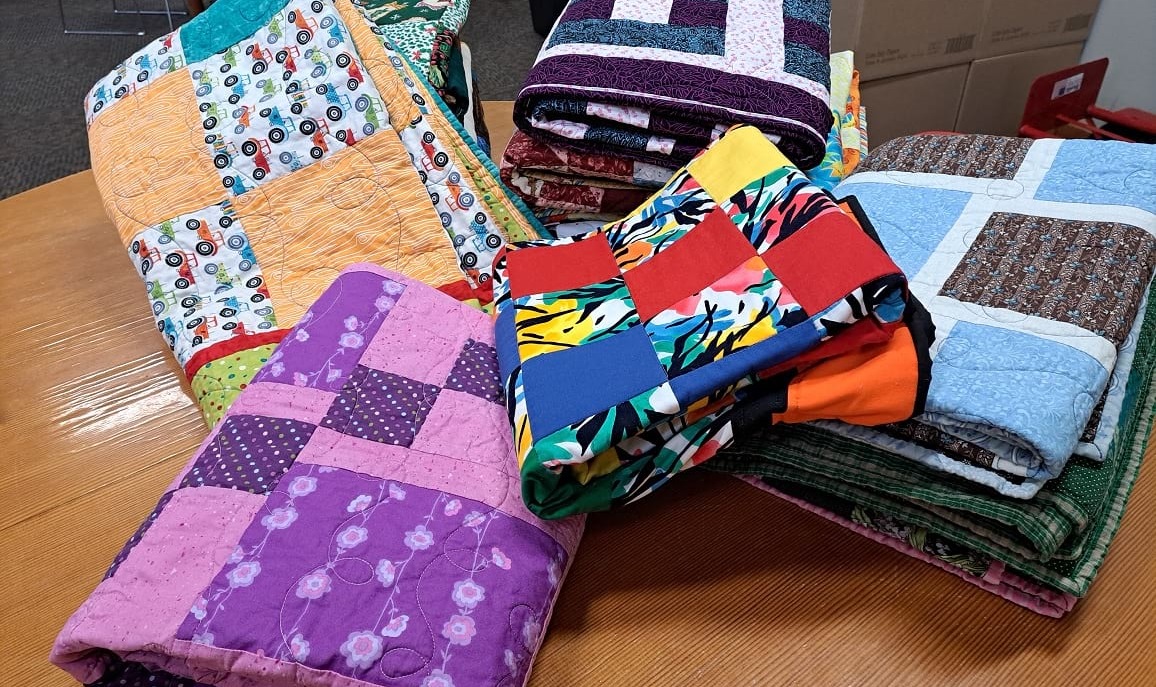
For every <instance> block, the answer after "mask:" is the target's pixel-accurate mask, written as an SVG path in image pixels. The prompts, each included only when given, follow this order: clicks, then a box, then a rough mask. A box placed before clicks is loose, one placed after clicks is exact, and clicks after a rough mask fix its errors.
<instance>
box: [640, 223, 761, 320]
mask: <svg viewBox="0 0 1156 687" xmlns="http://www.w3.org/2000/svg"><path fill="white" fill-rule="evenodd" d="M754 256H755V249H754V247H753V246H751V244H750V242H749V241H747V238H746V237H745V236H743V235H742V232H740V231H739V230H738V227H736V226H735V224H734V222H732V221H731V219H730V217H728V216H727V214H726V212H725V211H723V210H722V209H721V208H715V209H714V210H712V211H711V213H710V214H709V215H707V216H706V218H705V219H703V221H702V222H701V223H699V225H698V226H697V227H695V228H694V229H691V230H690V231H689V232H687V233H686V235H685V236H683V237H682V238H680V239H678V240H677V241H675V242H674V243H672V244H670V245H669V246H667V247H666V248H664V249H663V250H662V252H660V253H658V254H657V255H655V256H654V257H653V258H651V259H650V260H647V261H646V262H644V263H642V264H641V265H639V266H638V267H635V268H632V269H629V270H626V271H625V272H623V276H625V277H626V285H627V287H629V288H630V295H631V296H632V297H633V298H634V305H635V307H636V308H637V309H638V316H639V317H640V318H642V321H643V322H646V321H647V320H649V319H650V318H652V317H654V316H655V315H657V314H658V313H660V312H662V311H663V310H666V309H667V308H669V307H670V306H672V305H674V304H675V303H677V302H679V301H681V300H682V299H684V298H686V297H687V296H691V295H694V294H696V293H698V292H699V291H702V290H703V289H705V288H706V287H708V286H710V285H711V284H713V283H715V282H716V281H718V279H719V278H720V277H723V276H726V275H727V274H729V273H730V272H731V271H732V270H734V269H735V268H736V267H738V266H739V265H741V264H742V263H744V262H746V261H747V260H750V259H751V258H753V257H754Z"/></svg>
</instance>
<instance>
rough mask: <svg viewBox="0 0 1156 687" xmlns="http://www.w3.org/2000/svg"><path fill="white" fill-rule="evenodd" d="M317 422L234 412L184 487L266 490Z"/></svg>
mask: <svg viewBox="0 0 1156 687" xmlns="http://www.w3.org/2000/svg"><path fill="white" fill-rule="evenodd" d="M314 429H316V426H315V425H311V424H309V423H307V422H301V421H299V420H290V419H287V418H275V417H265V416H263V415H231V416H228V417H226V418H225V419H224V420H223V421H222V422H221V426H220V429H219V430H218V432H217V437H216V439H214V440H213V441H211V442H209V445H208V446H206V447H205V450H204V451H202V452H201V455H200V456H198V457H197V460H196V462H194V463H193V465H192V467H191V468H190V469H189V471H188V473H187V474H186V475H185V478H184V479H183V480H182V481H181V487H225V488H226V489H243V490H244V491H248V492H252V493H254V494H267V493H269V492H270V491H272V490H273V487H274V486H276V484H277V480H278V479H280V477H281V475H283V474H285V471H286V470H288V469H289V467H290V466H291V465H293V461H294V460H296V459H297V454H299V453H301V449H303V448H305V444H306V443H308V441H309V438H310V437H312V436H313V430H314Z"/></svg>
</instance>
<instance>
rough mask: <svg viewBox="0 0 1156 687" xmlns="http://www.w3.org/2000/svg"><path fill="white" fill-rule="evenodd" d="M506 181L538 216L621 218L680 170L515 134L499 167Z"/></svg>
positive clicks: (519, 132) (520, 133)
mask: <svg viewBox="0 0 1156 687" xmlns="http://www.w3.org/2000/svg"><path fill="white" fill-rule="evenodd" d="M499 169H500V171H501V175H502V181H504V182H505V183H506V186H508V187H509V188H510V189H512V190H513V191H514V192H515V193H517V194H518V195H519V196H521V197H522V200H523V201H525V203H526V205H527V206H528V207H529V208H530V209H531V210H533V211H534V212H535V213H539V214H545V215H546V216H554V215H557V214H559V213H566V214H573V213H588V214H595V215H612V216H613V219H621V218H622V217H624V216H626V215H627V214H629V213H630V212H631V211H633V210H634V209H635V208H636V207H638V206H639V205H641V204H642V203H645V202H646V199H647V198H649V197H650V196H651V195H653V194H654V192H655V191H657V190H658V189H660V188H662V186H663V184H665V183H666V182H667V181H669V180H670V178H671V177H672V176H673V175H674V172H675V170H673V169H670V168H667V167H660V166H658V165H654V164H651V163H649V162H640V161H638V160H632V159H630V158H628V157H622V156H619V155H614V154H611V153H598V152H578V151H576V150H570V149H568V148H563V147H560V146H557V145H553V144H550V143H547V142H545V141H543V140H540V139H538V138H534V137H531V136H529V135H527V134H525V133H524V132H522V131H515V132H514V134H513V136H511V137H510V142H509V144H508V145H507V146H506V152H505V154H504V155H503V156H502V162H501V164H500V165H499Z"/></svg>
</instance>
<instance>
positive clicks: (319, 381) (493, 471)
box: [51, 265, 583, 687]
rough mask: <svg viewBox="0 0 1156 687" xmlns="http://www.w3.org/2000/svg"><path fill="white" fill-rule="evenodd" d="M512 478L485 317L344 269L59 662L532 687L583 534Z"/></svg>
mask: <svg viewBox="0 0 1156 687" xmlns="http://www.w3.org/2000/svg"><path fill="white" fill-rule="evenodd" d="M367 402H372V403H373V405H372V406H370V407H367ZM517 483H518V472H517V466H516V463H515V459H514V452H513V448H512V446H511V437H510V426H509V424H508V422H507V421H506V415H505V412H504V409H503V407H502V396H501V388H500V386H499V384H498V372H497V360H496V354H495V352H494V329H493V324H492V322H491V320H490V318H489V316H488V315H486V314H485V313H483V312H480V311H478V310H476V309H473V308H470V307H468V306H465V305H463V304H462V303H459V302H457V301H455V300H454V299H452V298H450V297H449V296H446V295H445V294H444V293H439V292H438V291H437V290H435V289H433V288H431V287H429V286H427V285H425V284H422V283H419V282H416V281H413V280H411V279H408V278H405V277H403V276H402V275H400V274H396V273H391V272H387V271H385V270H382V269H380V268H377V267H375V266H372V265H354V266H351V267H350V268H349V269H347V270H345V271H344V272H343V273H342V274H341V275H340V276H338V277H337V279H336V280H335V281H334V283H333V284H332V285H331V287H330V288H329V289H328V290H327V291H325V292H324V293H323V294H322V295H321V297H320V298H319V299H318V301H317V303H316V305H315V306H314V307H312V308H310V309H309V310H308V311H307V312H306V313H305V315H304V316H302V318H301V320H300V322H298V324H297V326H296V327H295V328H294V329H293V331H291V332H290V333H289V335H288V336H287V337H286V338H285V339H284V340H283V341H282V342H281V344H280V345H279V346H278V347H277V349H276V351H275V352H274V353H273V354H272V356H271V357H270V360H269V364H268V365H266V366H265V367H264V368H263V369H262V371H261V373H260V374H259V375H258V376H257V377H256V378H254V379H253V380H252V383H251V384H250V385H249V386H248V388H246V389H245V391H244V392H242V394H241V396H240V398H239V399H238V400H237V402H236V404H235V405H234V406H233V408H232V409H230V411H229V412H228V414H227V415H226V416H225V419H224V420H222V422H221V423H220V424H219V425H218V426H217V429H216V430H215V431H213V432H212V433H211V434H210V436H209V438H208V439H207V440H206V441H205V442H204V444H203V445H202V446H201V448H200V449H199V450H198V451H197V452H196V453H195V454H194V455H193V456H192V457H191V458H190V459H189V461H188V463H187V464H186V466H185V469H184V470H183V471H182V474H181V476H180V477H178V478H177V480H175V481H174V482H173V484H172V485H171V486H170V487H169V488H168V490H166V493H165V494H164V495H162V496H161V498H160V499H159V501H158V503H157V507H156V508H155V509H154V511H153V512H152V513H151V514H150V515H149V516H148V517H147V518H146V519H145V521H144V523H143V524H142V525H141V527H140V528H139V529H138V531H137V533H136V534H135V535H133V537H131V538H130V539H129V541H128V542H127V543H126V544H125V546H124V548H123V549H122V551H121V552H120V554H119V555H117V556H116V558H115V559H114V561H113V564H112V565H111V566H110V568H109V570H108V573H107V575H106V577H105V579H104V580H103V581H102V582H101V583H100V585H98V586H97V588H96V590H95V591H94V592H93V594H92V596H91V597H89V599H88V600H87V601H86V602H85V603H84V605H83V606H82V607H81V609H80V610H78V611H77V612H76V613H75V614H74V615H73V616H72V618H71V619H70V620H69V622H68V624H67V625H66V626H65V627H64V629H63V630H62V631H61V633H60V636H59V638H58V639H57V642H56V644H55V646H54V648H53V652H52V656H51V660H52V661H53V662H54V663H56V664H57V665H59V666H60V667H61V668H63V669H64V670H67V671H68V672H69V674H71V675H72V676H73V677H74V678H76V679H77V680H80V681H81V682H84V683H86V684H94V685H107V686H109V687H112V686H114V685H134V686H140V687H145V686H154V685H155V686H160V687H187V686H189V685H194V684H201V682H197V683H194V680H198V681H202V682H211V683H215V684H217V685H246V686H248V687H283V686H285V685H313V686H329V687H371V686H373V685H378V686H380V687H435V686H436V687H449V686H452V685H455V684H456V685H459V687H480V686H487V685H488V686H498V685H506V686H510V687H513V686H515V685H524V684H526V682H527V680H528V678H529V674H530V668H531V664H532V662H533V660H534V655H535V654H536V653H537V651H538V647H539V645H540V644H541V641H542V638H543V635H544V634H545V631H546V625H547V622H548V621H549V618H550V612H551V610H552V609H553V606H554V602H555V600H556V599H557V597H558V592H559V590H560V589H561V586H562V582H563V579H564V578H565V575H566V572H567V569H568V568H569V566H570V562H571V561H572V560H573V558H574V554H575V552H576V549H577V547H578V543H579V539H580V537H581V535H582V528H583V520H582V518H570V519H568V520H565V521H560V522H545V521H542V520H539V519H538V518H535V517H534V516H533V515H532V514H530V512H529V511H527V510H526V507H525V506H524V505H523V504H522V502H521V500H520V499H519V498H518V490H517Z"/></svg>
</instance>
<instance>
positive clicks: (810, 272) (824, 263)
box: [762, 212, 900, 315]
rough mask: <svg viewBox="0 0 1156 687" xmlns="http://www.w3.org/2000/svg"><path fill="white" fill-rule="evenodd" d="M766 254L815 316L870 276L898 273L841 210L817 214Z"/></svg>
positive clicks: (792, 291) (787, 283)
mask: <svg viewBox="0 0 1156 687" xmlns="http://www.w3.org/2000/svg"><path fill="white" fill-rule="evenodd" d="M762 257H763V261H764V262H766V263H767V267H770V268H771V272H774V274H775V276H776V277H778V278H779V279H780V280H781V281H782V282H783V284H785V285H786V286H787V288H788V289H790V291H791V294H793V295H794V296H795V300H796V301H798V303H799V305H801V306H803V309H804V310H806V311H807V312H808V313H809V314H811V315H816V314H818V313H819V312H820V311H822V310H824V309H825V308H827V307H828V306H830V305H832V304H834V303H835V302H836V301H838V300H839V299H841V298H843V297H844V296H846V295H847V294H849V293H851V292H852V291H854V290H855V289H857V288H859V287H860V286H862V285H864V284H866V283H867V282H869V281H871V280H872V279H878V278H879V277H883V276H887V275H889V274H899V273H900V271H899V268H898V267H896V265H895V263H894V262H892V260H891V258H890V257H889V256H888V255H887V253H885V252H884V251H883V249H882V248H880V247H879V244H877V243H875V242H874V241H872V240H871V239H870V237H868V236H867V234H865V233H863V230H862V229H860V228H859V226H858V225H857V224H855V221H854V220H852V219H851V218H850V217H848V216H847V215H845V214H843V213H842V212H828V213H824V214H822V215H820V216H818V217H816V218H815V219H813V220H811V222H809V223H808V224H807V226H806V227H805V228H804V229H803V230H802V231H799V232H797V233H796V234H794V235H793V236H790V237H788V238H787V239H785V240H784V241H783V242H781V243H779V244H777V245H775V246H772V247H771V248H770V249H769V250H767V251H766V252H765V253H763V256H762Z"/></svg>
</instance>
